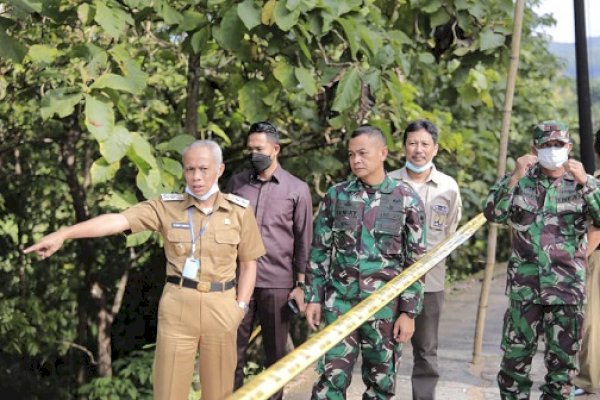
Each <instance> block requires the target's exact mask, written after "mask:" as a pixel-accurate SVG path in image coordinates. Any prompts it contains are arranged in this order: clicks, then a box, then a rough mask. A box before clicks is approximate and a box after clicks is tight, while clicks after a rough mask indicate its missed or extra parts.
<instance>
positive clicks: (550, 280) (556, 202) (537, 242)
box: [484, 164, 600, 305]
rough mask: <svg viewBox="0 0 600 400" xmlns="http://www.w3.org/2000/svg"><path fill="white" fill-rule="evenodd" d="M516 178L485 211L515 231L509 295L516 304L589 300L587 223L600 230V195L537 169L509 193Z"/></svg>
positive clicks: (502, 183)
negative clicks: (552, 178) (520, 302)
mask: <svg viewBox="0 0 600 400" xmlns="http://www.w3.org/2000/svg"><path fill="white" fill-rule="evenodd" d="M510 177H511V174H507V175H505V176H504V177H502V178H501V179H500V180H499V181H498V182H497V183H496V184H495V185H494V186H493V187H492V188H491V190H490V194H489V196H488V198H487V202H486V204H485V208H484V214H485V217H486V218H487V219H488V220H489V221H491V222H497V223H507V224H508V225H509V226H511V228H512V229H511V234H512V253H511V256H510V259H509V262H508V278H507V287H506V293H507V295H508V296H509V297H510V299H512V300H517V301H525V302H532V303H535V304H542V305H565V304H569V305H575V304H581V303H583V302H584V299H585V290H584V289H585V267H586V265H587V260H586V256H585V253H586V249H587V239H586V232H587V218H588V217H591V218H592V221H593V223H594V225H595V226H599V227H600V189H598V182H597V181H596V179H594V178H593V177H592V176H588V180H587V183H586V184H585V186H582V185H579V184H577V182H575V180H574V179H573V177H572V176H571V175H568V174H565V175H563V176H562V177H560V178H557V179H554V180H551V179H549V178H548V177H547V176H546V175H545V174H544V173H543V172H542V170H541V168H540V167H539V166H538V165H537V164H536V165H535V166H534V167H533V168H531V169H529V170H528V171H527V173H526V175H525V176H523V177H522V178H521V179H519V181H518V182H517V184H516V185H515V186H514V187H512V188H509V187H508V183H509V180H510Z"/></svg>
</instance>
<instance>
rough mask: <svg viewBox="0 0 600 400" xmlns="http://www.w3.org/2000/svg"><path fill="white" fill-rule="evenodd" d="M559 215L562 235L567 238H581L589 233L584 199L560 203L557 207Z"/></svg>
mask: <svg viewBox="0 0 600 400" xmlns="http://www.w3.org/2000/svg"><path fill="white" fill-rule="evenodd" d="M556 211H557V214H558V227H559V229H560V233H562V234H563V235H565V236H572V235H576V236H580V235H583V234H584V233H585V232H586V231H587V226H586V217H585V206H584V202H583V199H581V198H579V199H575V200H573V201H569V202H564V203H562V202H561V203H558V204H557V205H556Z"/></svg>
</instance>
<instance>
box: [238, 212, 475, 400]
mask: <svg viewBox="0 0 600 400" xmlns="http://www.w3.org/2000/svg"><path fill="white" fill-rule="evenodd" d="M484 223H485V218H484V216H483V214H479V215H477V216H476V217H475V218H473V219H472V220H470V221H469V222H467V223H466V224H465V225H463V226H462V227H461V228H460V229H459V230H458V231H456V232H455V233H454V234H453V235H451V236H450V237H448V238H447V239H446V240H444V241H443V242H441V243H440V244H438V245H437V246H435V247H434V248H433V249H431V250H430V251H429V252H428V253H427V254H426V255H425V256H423V257H422V258H421V259H419V260H418V261H417V262H415V263H414V264H413V265H411V266H410V267H409V268H407V269H406V270H405V271H403V272H402V273H401V274H400V275H398V276H397V277H396V278H394V279H393V280H391V281H390V282H388V284H386V285H385V286H384V287H382V288H380V289H378V290H377V291H376V292H374V293H373V294H371V295H370V296H369V297H367V298H366V299H365V300H363V301H361V302H360V303H359V304H358V305H356V307H354V308H352V310H350V311H349V312H347V313H346V314H344V315H343V316H341V317H340V318H339V319H338V320H337V321H335V322H334V323H332V324H331V325H329V326H327V327H326V328H325V329H323V330H322V331H320V332H319V333H317V334H315V335H314V336H312V337H311V338H310V339H308V340H307V341H306V342H304V344H302V345H301V346H299V347H298V348H297V349H296V350H294V351H293V352H291V353H290V354H288V355H286V356H285V357H283V358H282V359H281V360H279V361H278V362H276V363H275V364H273V365H272V366H271V367H270V368H269V369H267V370H265V371H263V372H262V373H261V374H260V375H258V376H257V377H255V378H254V379H252V380H251V381H250V382H248V383H247V384H246V385H244V386H243V387H241V388H240V389H239V390H237V391H236V392H235V393H233V394H232V395H231V396H230V397H229V399H247V400H260V399H267V398H269V396H271V395H272V394H274V393H276V392H278V391H279V390H281V388H283V386H284V385H285V384H286V383H288V382H289V381H291V380H292V378H294V377H295V376H296V375H298V374H300V373H301V372H302V371H304V370H305V369H306V368H307V367H309V366H310V365H311V364H312V363H314V362H315V361H316V360H318V359H319V357H321V356H322V355H323V354H325V352H326V351H327V350H329V349H331V348H332V347H333V346H335V344H336V343H338V342H339V341H340V340H342V339H343V338H345V337H346V336H348V334H350V332H352V331H354V330H355V329H357V328H358V327H359V326H360V325H362V324H363V323H364V322H365V321H366V320H367V319H369V317H371V316H372V315H373V314H375V313H376V312H377V311H379V310H380V309H381V308H382V307H383V306H385V305H386V304H387V303H389V302H390V301H391V300H392V299H394V298H395V297H397V296H398V295H399V294H400V293H402V292H403V291H404V290H405V289H406V288H408V287H409V286H410V285H411V284H412V283H413V282H415V281H416V280H417V279H419V278H420V277H421V276H423V275H424V274H425V273H426V272H427V271H429V270H430V269H431V268H433V267H434V266H435V265H436V264H437V263H438V262H440V261H442V260H443V259H444V258H445V257H446V256H448V254H450V253H451V252H452V251H453V250H454V249H455V248H457V247H458V246H460V245H461V244H462V243H464V242H465V241H466V240H467V239H468V238H470V237H471V236H473V234H474V233H475V232H476V231H477V230H478V229H479V228H480V227H481V226H482V225H483V224H484Z"/></svg>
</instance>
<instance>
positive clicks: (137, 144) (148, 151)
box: [127, 132, 158, 198]
mask: <svg viewBox="0 0 600 400" xmlns="http://www.w3.org/2000/svg"><path fill="white" fill-rule="evenodd" d="M129 134H130V135H131V145H130V146H129V151H128V152H127V157H128V158H129V159H130V160H131V161H133V163H134V164H135V165H137V167H138V168H139V169H140V170H141V171H149V170H150V169H157V168H158V164H157V162H156V158H155V157H154V149H153V148H152V145H151V144H150V143H148V141H147V140H146V139H145V138H143V137H142V136H141V135H140V134H139V133H137V132H130V133H129ZM146 198H148V197H146Z"/></svg>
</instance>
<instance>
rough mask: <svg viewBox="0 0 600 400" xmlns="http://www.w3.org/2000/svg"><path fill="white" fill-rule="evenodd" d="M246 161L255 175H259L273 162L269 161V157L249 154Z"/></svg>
mask: <svg viewBox="0 0 600 400" xmlns="http://www.w3.org/2000/svg"><path fill="white" fill-rule="evenodd" d="M248 161H250V165H251V166H252V169H254V171H256V173H259V174H260V173H261V172H263V171H264V170H266V169H267V168H269V167H270V166H271V163H272V162H273V160H271V157H269V156H267V155H265V154H261V153H252V154H250V155H249V156H248Z"/></svg>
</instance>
